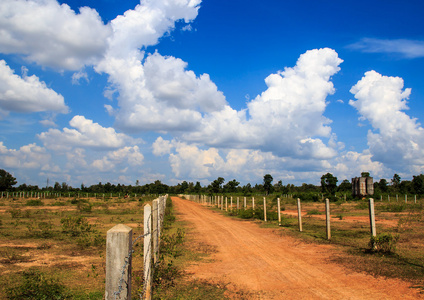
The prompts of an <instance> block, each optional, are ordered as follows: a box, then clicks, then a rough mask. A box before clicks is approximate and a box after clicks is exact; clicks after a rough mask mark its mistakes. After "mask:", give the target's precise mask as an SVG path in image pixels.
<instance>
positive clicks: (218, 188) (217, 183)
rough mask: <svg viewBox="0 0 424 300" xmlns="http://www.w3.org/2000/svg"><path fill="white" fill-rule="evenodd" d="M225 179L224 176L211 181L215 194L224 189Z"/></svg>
mask: <svg viewBox="0 0 424 300" xmlns="http://www.w3.org/2000/svg"><path fill="white" fill-rule="evenodd" d="M224 181H225V179H224V178H222V177H218V178H217V179H215V180H214V181H212V183H211V188H212V192H213V193H215V194H218V193H219V192H221V190H222V187H221V186H222V184H223V183H224Z"/></svg>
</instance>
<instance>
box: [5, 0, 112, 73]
mask: <svg viewBox="0 0 424 300" xmlns="http://www.w3.org/2000/svg"><path fill="white" fill-rule="evenodd" d="M110 35H111V28H110V26H109V25H104V24H103V22H102V20H101V18H100V16H99V14H98V13H97V12H96V11H95V10H94V9H91V8H88V7H81V8H80V11H79V13H78V14H77V13H75V12H74V11H73V10H72V9H71V8H70V7H69V6H68V5H66V4H62V5H60V4H59V3H58V2H57V1H55V0H2V1H1V2H0V52H2V53H6V54H9V53H19V54H22V55H23V56H24V57H25V58H26V59H28V60H30V61H33V62H36V63H37V64H39V65H41V66H47V67H52V68H55V69H61V70H63V69H65V70H78V69H81V68H82V67H83V66H84V65H91V64H93V63H94V62H96V61H97V60H98V59H99V58H100V57H101V56H102V55H103V53H104V52H105V50H106V47H107V38H108V37H109V36H110Z"/></svg>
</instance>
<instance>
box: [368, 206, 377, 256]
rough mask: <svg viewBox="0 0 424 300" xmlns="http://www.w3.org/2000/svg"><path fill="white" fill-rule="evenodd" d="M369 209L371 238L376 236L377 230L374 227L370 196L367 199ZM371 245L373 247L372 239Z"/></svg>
mask: <svg viewBox="0 0 424 300" xmlns="http://www.w3.org/2000/svg"><path fill="white" fill-rule="evenodd" d="M369 210H370V227H371V238H373V237H375V236H377V230H376V228H375V213H374V199H373V198H370V200H369ZM372 241H373V240H372ZM371 247H372V249H375V243H374V241H373V243H372V245H371Z"/></svg>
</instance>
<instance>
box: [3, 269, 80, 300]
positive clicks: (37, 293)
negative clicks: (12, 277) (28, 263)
mask: <svg viewBox="0 0 424 300" xmlns="http://www.w3.org/2000/svg"><path fill="white" fill-rule="evenodd" d="M6 296H7V299H10V300H22V299H32V300H46V299H71V298H72V297H71V294H70V293H69V292H68V291H66V290H65V286H64V285H63V284H61V283H60V282H58V281H56V280H53V279H49V278H47V277H46V276H45V275H44V274H43V273H41V272H39V271H34V270H30V271H24V272H23V273H22V281H21V282H20V283H19V284H18V285H16V286H14V287H11V288H7V289H6Z"/></svg>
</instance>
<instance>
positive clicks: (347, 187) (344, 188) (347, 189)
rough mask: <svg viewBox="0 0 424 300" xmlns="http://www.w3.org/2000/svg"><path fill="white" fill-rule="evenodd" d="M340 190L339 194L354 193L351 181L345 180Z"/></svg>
mask: <svg viewBox="0 0 424 300" xmlns="http://www.w3.org/2000/svg"><path fill="white" fill-rule="evenodd" d="M338 190H339V192H350V191H352V184H351V183H350V181H349V180H347V179H345V180H343V181H342V183H340V185H339V188H338Z"/></svg>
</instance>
